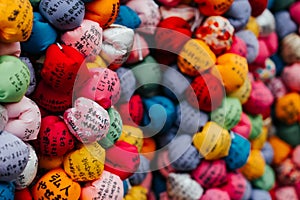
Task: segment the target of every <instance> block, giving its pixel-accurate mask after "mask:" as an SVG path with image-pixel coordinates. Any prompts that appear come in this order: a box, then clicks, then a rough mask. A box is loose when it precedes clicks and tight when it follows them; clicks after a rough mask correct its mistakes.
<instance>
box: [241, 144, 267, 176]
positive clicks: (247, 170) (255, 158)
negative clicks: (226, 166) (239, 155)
mask: <svg viewBox="0 0 300 200" xmlns="http://www.w3.org/2000/svg"><path fill="white" fill-rule="evenodd" d="M265 166H266V162H265V159H264V157H263V155H262V153H261V152H260V150H257V149H252V150H251V151H250V155H249V157H248V161H247V163H246V164H245V165H244V166H243V167H241V168H240V171H241V172H242V174H243V175H244V176H245V177H246V178H247V179H248V180H249V181H252V180H255V179H258V178H260V177H261V176H262V175H263V174H264V173H265Z"/></svg>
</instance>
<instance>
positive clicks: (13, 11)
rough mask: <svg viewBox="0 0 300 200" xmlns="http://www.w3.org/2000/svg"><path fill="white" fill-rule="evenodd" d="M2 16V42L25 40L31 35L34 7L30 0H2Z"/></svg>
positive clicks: (0, 39) (0, 31) (0, 20)
mask: <svg viewBox="0 0 300 200" xmlns="http://www.w3.org/2000/svg"><path fill="white" fill-rule="evenodd" d="M0 16H1V17H0V42H5V43H9V42H23V41H26V40H27V39H28V38H29V37H30V35H31V31H32V26H33V8H32V6H31V3H30V1H29V0H9V1H1V2H0Z"/></svg>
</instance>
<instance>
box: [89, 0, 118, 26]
mask: <svg viewBox="0 0 300 200" xmlns="http://www.w3.org/2000/svg"><path fill="white" fill-rule="evenodd" d="M119 9H120V1H119V0H94V1H92V2H89V3H86V4H85V17H84V18H85V19H89V20H92V21H95V22H98V23H99V25H100V26H101V28H106V27H108V26H109V25H111V24H112V23H114V21H115V20H116V18H117V16H118V14H119Z"/></svg>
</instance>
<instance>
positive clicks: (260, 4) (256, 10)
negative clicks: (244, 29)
mask: <svg viewBox="0 0 300 200" xmlns="http://www.w3.org/2000/svg"><path fill="white" fill-rule="evenodd" d="M249 3H250V5H251V8H252V9H251V16H253V17H257V16H259V15H261V14H262V13H263V11H264V10H265V9H266V8H267V5H268V0H249Z"/></svg>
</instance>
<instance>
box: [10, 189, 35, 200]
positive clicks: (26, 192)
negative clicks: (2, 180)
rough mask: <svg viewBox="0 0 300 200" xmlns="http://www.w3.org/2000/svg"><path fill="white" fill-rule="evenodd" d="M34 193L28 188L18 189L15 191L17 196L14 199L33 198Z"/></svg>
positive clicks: (24, 199) (26, 199) (28, 199)
mask: <svg viewBox="0 0 300 200" xmlns="http://www.w3.org/2000/svg"><path fill="white" fill-rule="evenodd" d="M32 199H33V198H32V195H31V193H30V191H29V189H28V188H25V189H23V190H16V191H15V198H14V200H32Z"/></svg>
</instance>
